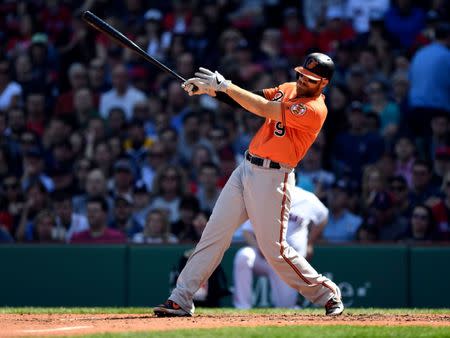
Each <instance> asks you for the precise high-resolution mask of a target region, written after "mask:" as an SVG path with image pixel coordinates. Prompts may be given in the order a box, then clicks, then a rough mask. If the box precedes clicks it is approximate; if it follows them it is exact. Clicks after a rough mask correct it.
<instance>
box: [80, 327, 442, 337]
mask: <svg viewBox="0 0 450 338" xmlns="http://www.w3.org/2000/svg"><path fill="white" fill-rule="evenodd" d="M149 336H151V337H161V338H173V337H187V338H189V337H192V338H207V337H214V338H231V337H233V338H234V337H245V338H252V337H270V338H278V337H279V338H294V337H296V338H306V337H317V338H319V337H330V338H336V337H343V338H349V337H358V338H359V337H368V338H369V337H370V338H372V337H402V338H404V337H414V338H415V337H450V329H449V328H444V327H433V328H430V327H361V326H341V325H339V326H332V327H331V326H283V327H273V326H266V327H257V328H223V329H214V330H211V329H196V330H175V331H169V332H152V333H151V334H149V333H148V332H141V333H122V334H120V333H114V334H96V335H87V336H83V337H91V338H100V337H101V338H109V337H114V338H115V337H133V338H140V337H149Z"/></svg>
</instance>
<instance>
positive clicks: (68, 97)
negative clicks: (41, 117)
mask: <svg viewBox="0 0 450 338" xmlns="http://www.w3.org/2000/svg"><path fill="white" fill-rule="evenodd" d="M67 75H68V78H69V83H70V87H71V89H69V90H68V91H66V92H64V93H62V94H61V95H60V96H59V97H58V100H57V101H56V104H55V115H68V114H71V113H72V112H73V111H74V95H75V92H76V91H77V90H79V89H81V88H83V87H86V86H87V84H88V76H87V70H86V67H85V66H83V65H82V64H81V63H78V62H75V63H72V64H71V65H70V67H69V70H68V71H67Z"/></svg>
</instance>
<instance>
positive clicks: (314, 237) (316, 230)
mask: <svg viewBox="0 0 450 338" xmlns="http://www.w3.org/2000/svg"><path fill="white" fill-rule="evenodd" d="M327 221H328V220H325V221H324V222H322V223H321V224H313V225H312V226H311V228H310V229H309V236H308V243H310V244H314V243H316V242H317V241H318V240H319V239H320V237H321V236H322V231H323V229H324V228H325V224H326V223H327Z"/></svg>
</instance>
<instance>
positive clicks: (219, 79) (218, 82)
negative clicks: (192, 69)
mask: <svg viewBox="0 0 450 338" xmlns="http://www.w3.org/2000/svg"><path fill="white" fill-rule="evenodd" d="M195 76H197V78H199V79H201V80H203V81H204V82H205V83H207V84H208V85H209V86H210V87H211V88H213V89H214V91H216V92H225V91H226V90H227V88H228V86H229V85H230V84H231V81H230V80H225V78H224V77H223V75H222V74H220V73H219V72H218V71H217V70H216V71H215V72H214V73H213V72H212V71H210V70H209V69H206V68H203V67H200V68H199V71H198V72H196V73H195Z"/></svg>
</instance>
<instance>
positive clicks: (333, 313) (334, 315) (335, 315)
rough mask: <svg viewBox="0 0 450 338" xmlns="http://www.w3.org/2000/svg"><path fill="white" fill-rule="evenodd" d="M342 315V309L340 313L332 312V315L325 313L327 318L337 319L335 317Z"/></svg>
mask: <svg viewBox="0 0 450 338" xmlns="http://www.w3.org/2000/svg"><path fill="white" fill-rule="evenodd" d="M343 313H344V309H342V311H341V312H332V313H327V314H326V315H327V316H328V317H337V316H340V315H341V314H343Z"/></svg>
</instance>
